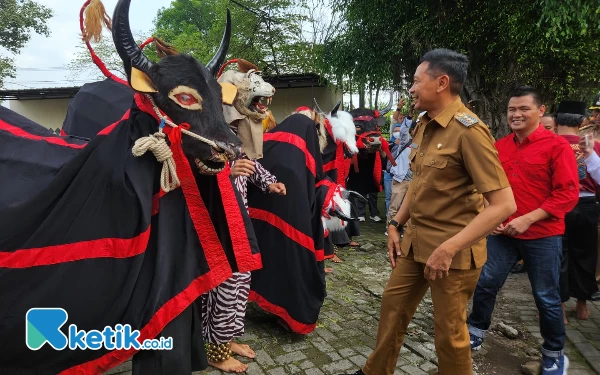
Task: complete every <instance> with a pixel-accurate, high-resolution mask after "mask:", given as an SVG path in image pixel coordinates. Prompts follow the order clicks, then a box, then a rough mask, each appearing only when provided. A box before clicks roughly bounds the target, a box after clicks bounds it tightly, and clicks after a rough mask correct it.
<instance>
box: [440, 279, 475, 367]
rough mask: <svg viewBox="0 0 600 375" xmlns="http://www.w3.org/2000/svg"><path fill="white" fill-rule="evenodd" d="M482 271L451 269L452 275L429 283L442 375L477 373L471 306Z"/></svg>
mask: <svg viewBox="0 0 600 375" xmlns="http://www.w3.org/2000/svg"><path fill="white" fill-rule="evenodd" d="M480 272H481V268H475V269H470V270H453V269H451V270H450V275H449V276H444V277H442V278H441V279H437V280H435V281H430V282H429V284H430V286H431V299H432V302H433V319H434V321H435V350H436V352H437V357H438V366H439V372H438V373H439V374H440V375H471V374H472V373H473V364H472V361H471V344H470V339H469V329H468V328H467V303H468V302H469V299H471V296H472V295H473V291H474V290H475V287H476V286H477V280H478V279H479V273H480Z"/></svg>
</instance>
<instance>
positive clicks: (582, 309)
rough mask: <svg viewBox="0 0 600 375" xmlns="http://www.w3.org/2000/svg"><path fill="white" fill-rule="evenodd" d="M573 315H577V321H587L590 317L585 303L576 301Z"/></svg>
mask: <svg viewBox="0 0 600 375" xmlns="http://www.w3.org/2000/svg"><path fill="white" fill-rule="evenodd" d="M575 313H577V319H579V320H588V318H589V317H590V311H589V310H588V307H587V303H586V301H585V300H583V301H580V300H577V305H575Z"/></svg>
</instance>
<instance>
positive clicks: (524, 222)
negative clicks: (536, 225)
mask: <svg viewBox="0 0 600 375" xmlns="http://www.w3.org/2000/svg"><path fill="white" fill-rule="evenodd" d="M531 224H533V223H532V222H531V220H529V218H528V217H527V216H526V215H523V216H519V217H518V218H516V219H513V220H512V221H511V222H509V223H508V224H506V227H505V228H504V233H505V234H506V235H507V236H511V237H514V236H518V235H520V234H523V233H525V231H526V230H527V229H529V227H530V226H531Z"/></svg>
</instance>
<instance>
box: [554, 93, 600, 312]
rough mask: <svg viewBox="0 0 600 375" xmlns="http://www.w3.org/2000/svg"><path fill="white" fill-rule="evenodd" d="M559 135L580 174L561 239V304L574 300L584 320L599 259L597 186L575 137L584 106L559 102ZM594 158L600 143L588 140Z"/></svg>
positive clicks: (593, 292)
mask: <svg viewBox="0 0 600 375" xmlns="http://www.w3.org/2000/svg"><path fill="white" fill-rule="evenodd" d="M557 112H558V113H557V117H556V118H557V122H558V131H557V133H558V135H561V136H563V137H564V138H565V139H566V140H567V141H568V142H569V143H570V144H571V148H572V149H573V151H574V153H575V158H576V159H577V167H578V172H579V202H578V203H577V206H576V207H575V208H574V209H573V211H571V212H569V213H568V214H567V215H566V216H565V225H566V231H565V235H564V237H563V267H562V270H561V275H560V294H561V299H562V301H563V302H566V301H568V300H569V298H570V297H573V298H577V307H576V308H575V311H576V313H577V318H578V319H581V320H586V319H588V318H589V315H590V312H589V310H588V308H587V300H592V299H593V297H592V296H593V295H594V294H595V293H597V292H598V286H597V285H596V275H595V273H596V262H597V258H598V251H597V249H598V231H597V230H596V229H597V225H598V216H599V214H600V211H599V210H598V201H597V200H596V190H597V189H598V182H597V181H595V180H594V179H593V177H592V176H590V174H589V173H588V170H587V167H586V162H585V158H586V157H585V155H584V149H583V148H580V147H579V143H580V141H581V137H579V135H578V134H577V132H578V130H579V127H580V126H581V124H582V122H583V119H584V118H585V103H584V102H577V101H570V100H569V101H567V100H565V101H562V102H561V103H560V105H559V106H558V111H557ZM588 143H590V144H591V145H593V148H594V151H595V152H596V154H600V143H598V142H594V141H593V139H592V138H591V137H590V138H588Z"/></svg>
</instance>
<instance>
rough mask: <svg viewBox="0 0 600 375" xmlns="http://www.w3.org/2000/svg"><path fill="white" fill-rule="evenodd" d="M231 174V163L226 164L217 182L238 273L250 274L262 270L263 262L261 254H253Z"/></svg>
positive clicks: (218, 175)
mask: <svg viewBox="0 0 600 375" xmlns="http://www.w3.org/2000/svg"><path fill="white" fill-rule="evenodd" d="M230 174H231V170H230V169H229V163H225V169H223V170H222V171H221V172H219V173H218V174H217V182H218V183H219V189H220V190H221V197H222V199H223V208H224V210H225V216H226V217H227V223H228V225H229V234H230V236H231V244H232V245H233V253H234V254H235V261H236V263H237V266H238V270H239V271H238V272H250V271H254V270H257V269H259V268H261V267H262V261H261V258H260V254H259V256H258V257H254V254H252V249H251V248H250V242H248V234H247V233H246V231H245V230H243V228H245V225H244V219H242V212H241V210H240V205H239V203H238V200H237V198H236V196H235V192H234V191H233V185H232V183H231V179H230V178H229V175H230Z"/></svg>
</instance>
